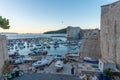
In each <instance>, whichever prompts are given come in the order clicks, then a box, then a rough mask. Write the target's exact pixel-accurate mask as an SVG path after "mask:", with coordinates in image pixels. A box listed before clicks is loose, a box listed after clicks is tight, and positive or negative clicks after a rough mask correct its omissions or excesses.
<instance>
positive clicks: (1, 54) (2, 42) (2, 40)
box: [0, 35, 8, 75]
mask: <svg viewBox="0 0 120 80" xmlns="http://www.w3.org/2000/svg"><path fill="white" fill-rule="evenodd" d="M6 43H7V41H6V36H3V35H0V75H1V73H2V71H3V66H4V63H5V61H7V60H8V51H7V45H6Z"/></svg>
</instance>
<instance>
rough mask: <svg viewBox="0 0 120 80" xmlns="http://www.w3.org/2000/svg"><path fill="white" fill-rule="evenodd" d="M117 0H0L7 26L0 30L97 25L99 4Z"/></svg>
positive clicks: (21, 31)
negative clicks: (7, 20)
mask: <svg viewBox="0 0 120 80" xmlns="http://www.w3.org/2000/svg"><path fill="white" fill-rule="evenodd" d="M115 1H118V0H0V16H3V17H5V18H7V19H9V21H10V26H11V27H10V29H9V30H3V29H0V32H18V33H42V32H45V31H51V30H58V29H62V28H66V27H67V26H79V27H81V28H82V29H91V28H99V27H100V13H101V8H100V6H101V5H105V4H109V3H112V2H115Z"/></svg>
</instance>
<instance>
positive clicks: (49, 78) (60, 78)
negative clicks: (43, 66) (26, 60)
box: [14, 73, 80, 80]
mask: <svg viewBox="0 0 120 80" xmlns="http://www.w3.org/2000/svg"><path fill="white" fill-rule="evenodd" d="M14 80H80V79H79V78H78V77H73V76H71V75H62V74H43V73H42V74H41V73H33V74H24V75H22V76H21V77H17V78H15V79H14Z"/></svg>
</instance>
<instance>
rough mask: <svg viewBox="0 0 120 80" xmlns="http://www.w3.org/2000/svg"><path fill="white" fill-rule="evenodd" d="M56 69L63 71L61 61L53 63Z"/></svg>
mask: <svg viewBox="0 0 120 80" xmlns="http://www.w3.org/2000/svg"><path fill="white" fill-rule="evenodd" d="M55 67H56V69H63V61H61V60H59V61H56V63H55Z"/></svg>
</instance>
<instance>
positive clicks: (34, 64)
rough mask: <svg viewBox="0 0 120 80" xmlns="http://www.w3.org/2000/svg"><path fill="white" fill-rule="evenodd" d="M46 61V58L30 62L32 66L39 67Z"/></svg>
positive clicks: (45, 63)
mask: <svg viewBox="0 0 120 80" xmlns="http://www.w3.org/2000/svg"><path fill="white" fill-rule="evenodd" d="M47 63H48V61H47V60H39V61H37V62H35V63H33V64H32V66H34V67H41V66H45V65H47Z"/></svg>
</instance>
